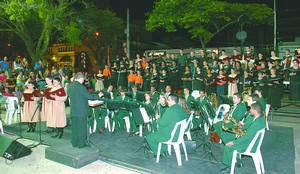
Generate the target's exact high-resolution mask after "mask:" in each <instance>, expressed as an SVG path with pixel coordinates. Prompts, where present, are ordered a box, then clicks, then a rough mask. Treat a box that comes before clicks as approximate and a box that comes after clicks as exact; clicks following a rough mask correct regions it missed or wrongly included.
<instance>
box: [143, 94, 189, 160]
mask: <svg viewBox="0 0 300 174" xmlns="http://www.w3.org/2000/svg"><path fill="white" fill-rule="evenodd" d="M167 102H168V106H169V108H168V109H167V110H166V111H165V113H164V114H163V116H162V117H161V118H158V121H157V123H158V129H157V132H154V133H151V134H149V135H148V136H147V137H146V140H147V142H148V144H149V146H150V148H151V150H152V151H153V153H154V155H155V156H156V155H161V154H164V153H165V152H167V150H168V146H167V145H165V144H163V145H162V146H161V154H157V147H158V143H159V142H164V141H168V140H169V139H170V138H171V132H172V131H173V129H174V126H175V124H176V123H177V122H180V121H182V120H184V119H187V118H188V116H187V114H186V112H185V110H184V109H183V108H181V107H180V106H179V105H178V104H177V103H178V97H177V96H176V95H170V96H169V97H168V100H167ZM175 139H176V138H175Z"/></svg>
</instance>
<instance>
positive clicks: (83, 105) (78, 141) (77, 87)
mask: <svg viewBox="0 0 300 174" xmlns="http://www.w3.org/2000/svg"><path fill="white" fill-rule="evenodd" d="M83 82H84V75H83V74H82V73H81V72H78V73H77V74H76V75H75V81H74V83H73V84H71V85H70V86H69V87H68V90H67V91H68V95H69V98H70V110H71V111H70V112H71V114H70V115H71V119H72V126H71V130H72V141H71V142H72V146H73V147H78V148H83V147H85V146H87V145H86V140H87V118H88V117H89V116H90V115H91V114H92V111H91V109H90V108H89V105H88V100H96V99H99V98H100V97H102V95H103V94H102V93H99V94H93V93H90V92H88V90H87V88H86V87H85V86H84V85H82V83H83Z"/></svg>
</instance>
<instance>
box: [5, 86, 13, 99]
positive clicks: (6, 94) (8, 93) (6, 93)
mask: <svg viewBox="0 0 300 174" xmlns="http://www.w3.org/2000/svg"><path fill="white" fill-rule="evenodd" d="M2 95H3V96H6V97H10V96H14V95H13V94H12V93H11V92H10V91H9V89H8V87H5V88H4V91H3V93H2Z"/></svg>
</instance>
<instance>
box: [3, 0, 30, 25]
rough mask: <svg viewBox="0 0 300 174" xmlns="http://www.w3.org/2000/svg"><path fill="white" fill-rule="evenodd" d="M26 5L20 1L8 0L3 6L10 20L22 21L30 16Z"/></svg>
mask: <svg viewBox="0 0 300 174" xmlns="http://www.w3.org/2000/svg"><path fill="white" fill-rule="evenodd" d="M29 10H30V9H29V8H28V6H27V5H26V4H24V3H22V2H20V1H10V2H8V3H7V4H5V6H4V11H5V12H6V13H7V15H8V16H9V19H10V20H12V21H16V20H17V21H24V20H27V19H28V18H29V16H30V11H29Z"/></svg>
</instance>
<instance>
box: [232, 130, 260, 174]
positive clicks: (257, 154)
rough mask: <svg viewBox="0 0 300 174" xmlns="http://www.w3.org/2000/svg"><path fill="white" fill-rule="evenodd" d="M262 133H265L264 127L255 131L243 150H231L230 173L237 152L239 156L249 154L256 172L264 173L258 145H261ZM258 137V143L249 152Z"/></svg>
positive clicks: (233, 166)
mask: <svg viewBox="0 0 300 174" xmlns="http://www.w3.org/2000/svg"><path fill="white" fill-rule="evenodd" d="M264 135H265V128H264V129H262V130H260V131H258V132H257V133H256V135H255V136H254V138H253V140H252V141H251V143H250V144H249V146H248V148H247V149H246V151H245V152H238V151H237V150H234V151H233V156H232V161H231V170H230V173H231V174H234V168H235V163H236V157H237V155H238V154H239V155H240V156H241V155H246V156H251V157H252V159H253V162H254V165H255V168H256V173H258V174H261V173H265V168H264V162H263V159H262V156H261V151H260V147H261V144H262V141H263V139H264ZM259 137H260V139H259V143H258V145H257V148H256V151H255V152H251V151H252V148H253V146H254V144H255V143H256V141H257V139H258V138H259Z"/></svg>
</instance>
